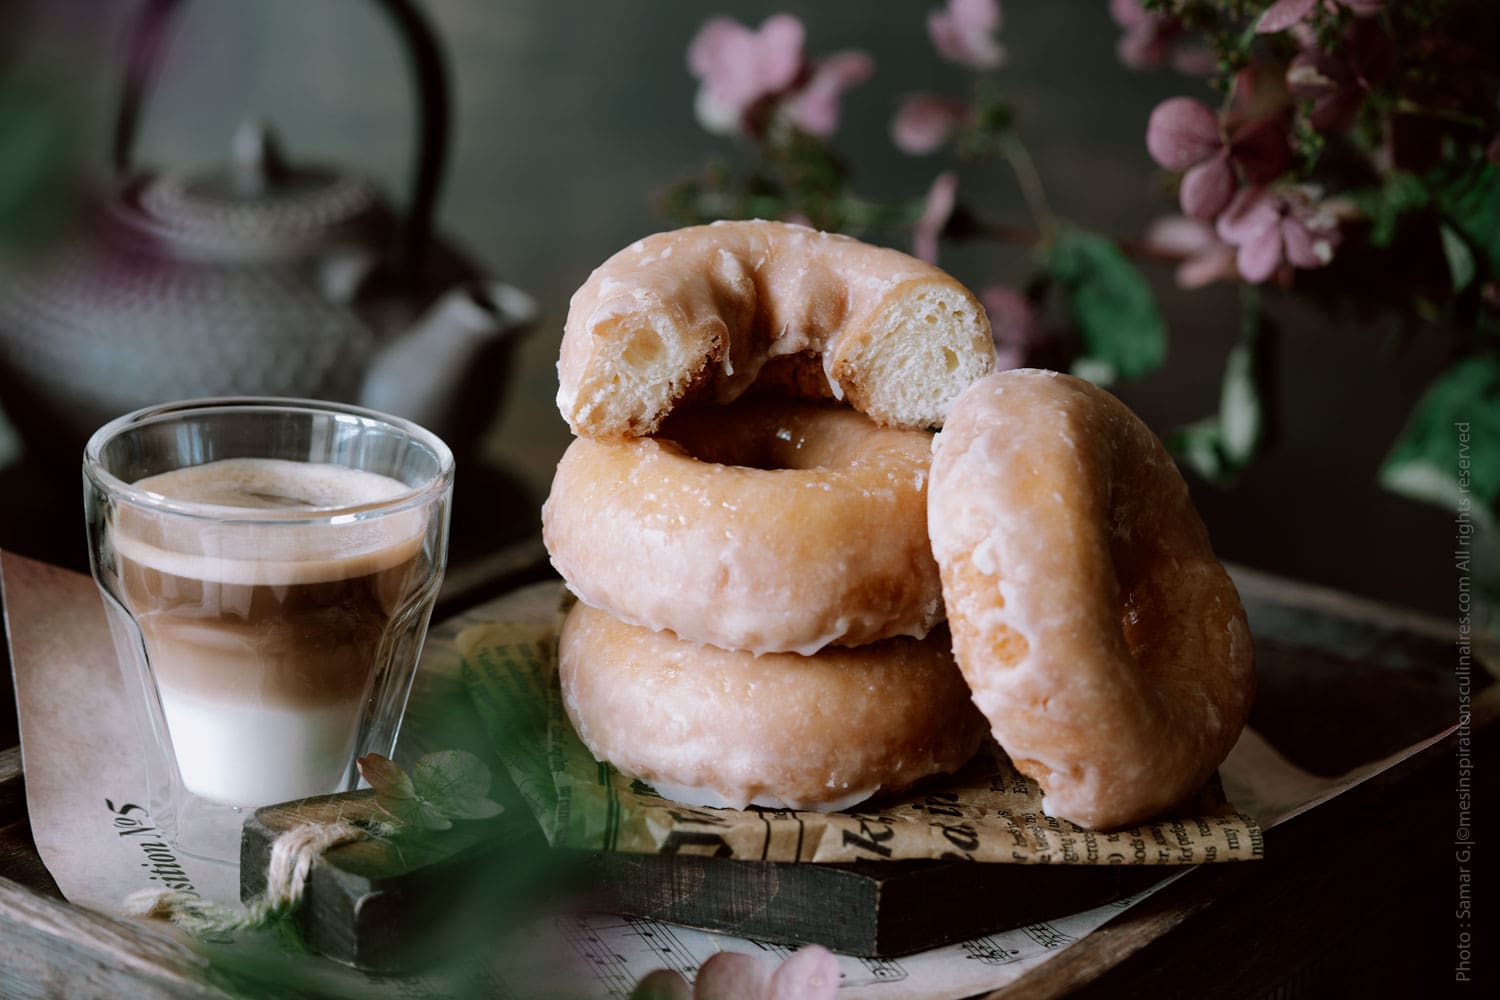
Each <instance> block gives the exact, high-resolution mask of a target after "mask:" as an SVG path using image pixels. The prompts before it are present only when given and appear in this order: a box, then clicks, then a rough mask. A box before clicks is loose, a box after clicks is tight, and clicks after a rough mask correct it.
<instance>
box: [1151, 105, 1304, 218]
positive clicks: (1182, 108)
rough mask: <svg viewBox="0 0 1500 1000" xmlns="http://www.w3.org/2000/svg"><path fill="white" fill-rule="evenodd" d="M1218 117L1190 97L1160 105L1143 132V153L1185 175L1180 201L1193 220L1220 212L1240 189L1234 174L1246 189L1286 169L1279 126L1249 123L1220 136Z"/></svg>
mask: <svg viewBox="0 0 1500 1000" xmlns="http://www.w3.org/2000/svg"><path fill="white" fill-rule="evenodd" d="M1224 131H1225V129H1224V126H1223V125H1222V124H1221V122H1220V120H1219V116H1218V115H1217V114H1215V113H1214V111H1213V110H1212V109H1210V108H1209V107H1208V105H1206V104H1204V103H1203V102H1202V101H1198V100H1194V99H1193V98H1191V97H1172V98H1168V99H1167V100H1165V101H1163V102H1162V103H1160V104H1158V105H1157V106H1156V108H1155V110H1153V111H1152V112H1151V119H1150V121H1149V122H1148V123H1147V126H1146V148H1147V150H1149V151H1150V153H1151V157H1152V159H1154V160H1156V162H1157V163H1159V164H1161V165H1162V166H1163V167H1166V168H1167V169H1168V170H1183V171H1186V173H1184V174H1183V178H1182V186H1181V188H1180V189H1179V192H1178V198H1179V200H1180V202H1181V204H1182V210H1183V211H1184V212H1186V213H1187V214H1188V215H1190V216H1192V217H1193V218H1195V219H1212V218H1213V217H1214V216H1216V215H1218V214H1219V213H1220V212H1221V211H1223V210H1224V206H1226V205H1227V204H1229V199H1230V198H1231V197H1233V195H1234V192H1235V188H1236V187H1237V186H1238V182H1237V180H1236V172H1238V173H1239V174H1242V175H1243V176H1244V178H1245V180H1246V181H1247V182H1248V183H1250V184H1265V183H1268V182H1270V181H1271V180H1274V179H1275V178H1276V177H1277V176H1279V175H1280V174H1281V172H1282V171H1283V170H1285V169H1286V165H1287V163H1288V162H1289V161H1290V159H1291V147H1290V145H1289V143H1288V139H1287V134H1286V131H1285V130H1284V129H1283V128H1282V126H1281V125H1280V123H1278V122H1275V121H1269V120H1264V119H1260V120H1254V121H1248V122H1245V123H1244V124H1242V125H1240V126H1239V127H1238V128H1236V129H1235V130H1234V132H1233V134H1232V135H1229V136H1226V135H1225V134H1224Z"/></svg>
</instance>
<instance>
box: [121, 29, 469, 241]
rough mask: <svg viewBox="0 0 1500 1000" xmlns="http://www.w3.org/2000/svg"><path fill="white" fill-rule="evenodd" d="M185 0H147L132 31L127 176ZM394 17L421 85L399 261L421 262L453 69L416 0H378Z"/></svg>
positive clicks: (124, 138) (124, 156)
mask: <svg viewBox="0 0 1500 1000" xmlns="http://www.w3.org/2000/svg"><path fill="white" fill-rule="evenodd" d="M181 2H182V0H147V2H146V4H145V5H144V6H143V7H142V8H141V12H140V16H139V17H138V18H137V19H136V22H135V24H134V26H133V27H132V29H131V32H130V38H129V44H128V46H127V49H126V58H127V63H126V67H125V85H124V89H123V92H122V94H121V98H120V109H119V113H118V115H117V116H116V118H115V132H114V144H113V153H112V158H113V166H114V170H115V174H116V175H117V176H123V175H124V174H125V173H126V172H127V171H128V170H129V169H130V164H131V151H132V149H133V147H134V145H135V136H136V130H137V127H138V125H139V122H140V114H141V105H142V101H143V99H144V97H145V94H146V91H147V89H148V87H149V86H150V84H151V82H152V79H153V78H154V77H155V76H156V73H157V71H158V70H159V69H160V66H161V61H162V56H163V53H164V51H165V49H166V34H167V28H168V22H169V21H171V19H172V17H173V15H174V14H175V13H176V10H177V8H178V6H179V5H180V4H181ZM374 2H375V4H376V6H378V7H380V8H381V9H383V10H384V11H385V13H386V15H387V16H388V17H390V19H391V21H392V22H394V26H395V28H396V32H397V34H398V35H399V37H400V39H401V43H402V46H403V48H404V49H405V50H406V57H407V59H408V61H409V62H410V69H411V73H412V78H413V82H414V83H415V85H416V86H415V89H416V101H417V106H416V118H417V149H416V165H415V171H414V174H413V177H412V182H411V195H410V199H409V201H408V204H407V208H406V217H405V219H404V220H403V221H402V223H401V231H400V236H399V239H398V241H397V255H398V263H399V264H401V265H402V270H404V269H405V267H409V266H414V265H417V264H419V263H420V262H421V260H422V258H423V256H424V255H425V253H426V251H427V244H428V241H429V240H430V238H431V235H432V216H433V212H434V210H435V208H436V206H437V196H438V188H439V187H440V185H441V184H442V178H443V168H444V165H445V161H446V159H447V154H448V114H449V95H448V74H447V67H446V64H445V62H444V59H443V51H442V48H441V47H440V46H439V44H438V40H437V35H436V34H435V33H434V32H433V30H432V27H431V25H429V24H428V22H427V19H426V18H425V17H424V16H423V14H422V12H421V11H420V10H419V9H418V8H417V6H416V4H415V2H413V0H374Z"/></svg>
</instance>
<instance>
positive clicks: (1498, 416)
mask: <svg viewBox="0 0 1500 1000" xmlns="http://www.w3.org/2000/svg"><path fill="white" fill-rule="evenodd" d="M1380 482H1381V485H1383V486H1384V487H1385V488H1386V489H1388V490H1391V491H1392V492H1394V493H1399V494H1401V495H1402V496H1407V497H1411V498H1412V499H1414V500H1421V501H1424V502H1426V503H1430V504H1434V505H1436V506H1439V507H1442V508H1444V509H1445V510H1450V511H1453V510H1469V511H1471V512H1472V513H1474V514H1475V515H1476V516H1478V517H1480V518H1482V519H1483V520H1485V521H1491V522H1492V521H1493V519H1494V516H1495V514H1496V512H1497V511H1500V356H1497V355H1495V354H1481V355H1477V356H1474V357H1470V358H1466V359H1464V360H1462V361H1459V362H1458V363H1456V364H1454V365H1452V366H1451V367H1449V368H1448V370H1447V371H1445V372H1443V373H1442V374H1441V375H1439V376H1438V377H1437V378H1436V379H1435V380H1434V381H1433V383H1432V385H1430V386H1429V387H1428V388H1427V391H1426V392H1425V393H1424V394H1423V395H1422V398H1421V399H1420V400H1419V401H1418V402H1417V405H1416V408H1415V409H1414V410H1413V411H1412V414H1411V416H1410V417H1408V418H1407V423H1406V427H1405V429H1403V430H1402V432H1401V435H1400V437H1398V438H1397V439H1396V443H1395V445H1394V446H1393V447H1392V448H1391V451H1390V454H1389V455H1387V456H1386V459H1385V462H1384V463H1383V464H1382V465H1381V468H1380Z"/></svg>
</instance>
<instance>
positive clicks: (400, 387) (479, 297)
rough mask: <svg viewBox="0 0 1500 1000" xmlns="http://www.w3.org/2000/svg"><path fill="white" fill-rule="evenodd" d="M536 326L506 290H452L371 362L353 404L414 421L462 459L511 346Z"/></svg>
mask: <svg viewBox="0 0 1500 1000" xmlns="http://www.w3.org/2000/svg"><path fill="white" fill-rule="evenodd" d="M536 319H537V305H536V300H534V299H533V298H532V297H531V296H529V295H527V294H526V293H525V292H523V291H521V290H520V289H518V288H514V287H512V286H510V285H506V284H503V283H501V282H497V281H471V282H466V283H464V284H462V285H459V286H457V287H455V288H452V289H450V290H449V291H448V292H446V293H444V294H443V295H442V297H440V298H439V299H438V300H437V301H436V302H434V303H433V304H432V305H431V306H430V307H429V308H428V309H427V311H426V312H425V313H423V314H422V315H421V316H419V317H418V319H417V321H416V323H415V324H414V325H413V326H412V328H411V329H410V330H409V331H407V332H406V333H405V334H402V335H401V336H400V337H399V338H397V339H396V340H395V341H393V342H391V343H390V344H388V345H386V347H385V348H384V349H383V350H382V351H381V352H380V354H379V355H378V356H377V357H376V359H375V361H374V362H373V363H372V365H371V366H370V368H369V370H368V372H367V373H366V375H365V380H364V385H363V388H362V390H361V393H360V405H362V406H367V407H369V408H370V409H373V410H381V411H383V412H386V413H394V414H396V415H397V416H402V417H406V418H407V419H408V420H413V421H416V422H417V423H419V424H421V425H422V426H423V427H426V428H427V429H428V430H430V431H432V432H433V433H435V434H437V435H438V436H439V437H441V438H442V439H443V440H444V441H446V442H447V443H448V446H449V447H450V448H452V449H453V452H454V454H455V455H456V456H460V457H462V456H464V455H465V454H466V453H469V452H470V451H471V450H472V449H473V448H474V447H476V446H477V445H478V443H479V439H480V436H481V435H482V434H483V433H484V430H485V428H486V427H487V426H488V425H489V422H490V420H491V419H492V418H493V417H494V414H495V410H496V407H497V406H498V404H499V402H500V400H501V398H502V397H503V396H504V394H505V389H506V382H507V379H508V376H509V369H510V361H511V356H512V354H513V353H514V348H515V344H516V342H517V341H518V340H519V339H520V336H521V334H523V333H525V332H526V331H527V330H529V329H530V328H531V327H532V326H533V325H534V324H535V323H536Z"/></svg>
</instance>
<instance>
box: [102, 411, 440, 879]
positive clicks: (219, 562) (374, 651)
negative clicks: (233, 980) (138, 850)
mask: <svg viewBox="0 0 1500 1000" xmlns="http://www.w3.org/2000/svg"><path fill="white" fill-rule="evenodd" d="M83 471H84V509H85V515H86V517H87V522H88V539H89V552H90V558H91V562H92V566H93V571H94V579H95V580H96V581H97V582H98V584H99V589H100V591H101V593H102V595H103V600H104V606H105V609H106V612H107V614H108V617H109V623H110V631H111V633H112V634H113V636H114V641H115V648H116V650H117V652H118V654H119V659H120V664H121V669H122V670H123V671H124V673H125V680H126V685H127V688H128V689H129V690H131V691H132V692H135V693H137V694H138V695H139V697H138V698H136V699H134V700H135V701H136V705H135V706H134V708H135V709H136V710H137V712H138V719H139V721H140V725H141V729H142V738H143V743H144V744H145V752H146V755H147V771H148V789H147V801H148V803H149V808H150V809H151V814H152V818H153V819H154V820H155V822H156V824H157V827H158V828H159V829H161V830H162V831H163V832H164V833H165V834H166V835H167V836H168V838H169V839H171V840H172V841H173V843H174V844H175V845H176V846H177V847H178V848H179V849H181V850H183V851H185V852H187V853H189V854H193V855H196V856H198V857H205V858H211V859H215V860H220V861H233V860H236V859H238V857H239V842H240V827H241V825H242V823H243V821H244V819H245V818H246V816H247V815H248V814H249V813H250V812H252V811H253V810H254V809H255V808H256V807H258V806H262V805H266V804H269V803H273V802H283V801H287V800H291V799H298V798H304V797H307V796H312V795H321V794H326V793H332V792H340V791H347V790H350V789H353V788H354V787H355V786H356V785H357V783H358V780H359V776H358V772H357V769H356V768H355V766H354V761H355V758H357V757H358V756H360V755H362V754H365V753H370V752H376V753H382V754H385V755H387V756H389V755H390V754H391V751H392V749H393V747H394V745H395V742H396V736H397V733H398V731H399V729H400V725H401V716H402V714H403V712H404V711H405V708H406V699H407V695H408V694H409V693H410V690H411V683H412V678H413V675H414V674H415V671H416V665H417V658H418V656H419V654H420V653H421V649H422V641H423V638H424V636H425V635H426V631H427V623H428V619H429V618H430V617H431V614H432V605H433V601H434V600H435V598H436V596H437V590H438V585H439V584H440V583H441V581H442V575H443V567H444V563H445V561H446V558H447V545H448V518H449V507H450V503H451V497H452V492H453V456H452V454H451V453H450V452H449V450H448V448H447V446H446V445H444V444H443V442H442V441H441V440H439V439H438V438H437V437H436V436H435V435H433V434H431V433H430V432H428V431H426V430H423V429H422V428H421V427H418V426H417V425H415V424H413V423H410V422H409V421H406V420H402V419H399V418H397V417H391V416H386V415H384V414H380V413H375V412H372V411H370V410H363V409H360V408H358V407H353V406H343V405H339V404H335V403H324V402H314V401H308V400H294V399H263V398H226V399H202V400H190V401H187V402H181V403H172V404H167V405H164V406H158V407H151V408H148V409H144V410H139V411H137V412H135V413H131V414H128V415H126V416H124V417H121V418H119V419H118V420H115V421H113V422H111V423H109V424H107V425H105V426H104V427H102V428H100V429H99V430H98V431H97V432H96V433H95V434H94V436H93V437H92V438H91V439H90V440H89V443H88V446H87V447H86V448H85V450H84V461H83Z"/></svg>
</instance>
